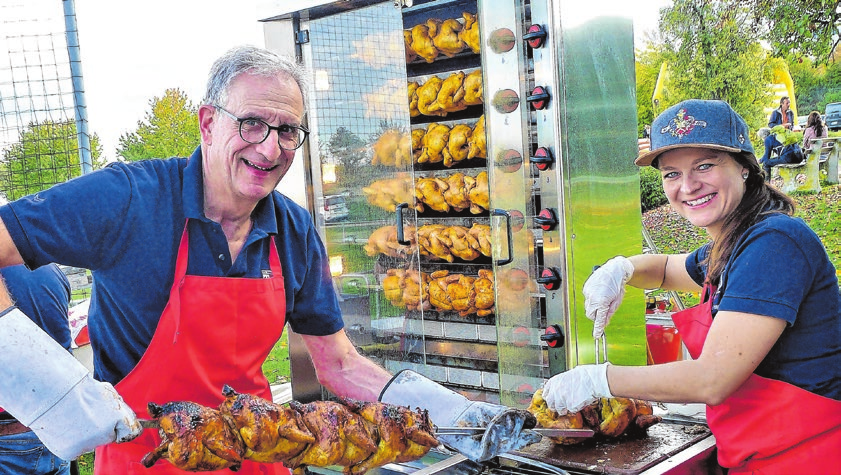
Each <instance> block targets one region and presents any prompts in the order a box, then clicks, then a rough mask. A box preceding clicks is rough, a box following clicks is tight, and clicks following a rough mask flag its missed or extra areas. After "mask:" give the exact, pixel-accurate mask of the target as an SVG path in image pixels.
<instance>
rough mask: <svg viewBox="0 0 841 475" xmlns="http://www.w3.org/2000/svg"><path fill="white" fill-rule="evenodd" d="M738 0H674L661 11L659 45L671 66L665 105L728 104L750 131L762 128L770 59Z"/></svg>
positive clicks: (771, 69) (771, 68) (746, 12)
mask: <svg viewBox="0 0 841 475" xmlns="http://www.w3.org/2000/svg"><path fill="white" fill-rule="evenodd" d="M752 15H753V13H752V12H751V11H750V10H749V9H747V8H746V7H745V6H744V4H743V2H741V1H740V0H711V1H704V2H699V1H698V0H675V1H674V4H673V5H672V6H671V7H667V8H664V9H662V10H661V15H660V33H661V34H662V36H663V44H662V45H659V46H658V48H660V49H661V50H662V51H663V55H664V57H665V58H666V59H667V61H668V64H669V81H670V88H669V94H668V97H667V101H668V104H664V105H663V107H666V106H668V105H670V104H675V103H677V102H679V101H681V100H684V99H689V98H697V99H720V100H724V101H727V102H728V103H729V104H730V105H731V106H732V107H733V108H734V109H735V110H736V111H737V112H738V113H739V114H740V115H741V116H742V117H744V118H745V120H746V121H747V122H748V125H749V126H751V128H754V129H756V128H759V127H760V126H762V125H764V122H765V120H766V119H765V117H764V115H765V114H764V110H763V108H764V105H765V104H767V103H768V101H769V100H770V92H769V91H768V84H769V83H771V82H772V79H773V75H772V71H773V61H772V60H771V59H769V58H768V56H767V55H766V53H765V51H764V49H763V48H762V46H761V45H760V43H759V41H760V39H761V36H760V35H759V32H758V31H756V30H755V29H753V28H751V24H752Z"/></svg>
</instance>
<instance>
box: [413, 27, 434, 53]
mask: <svg viewBox="0 0 841 475" xmlns="http://www.w3.org/2000/svg"><path fill="white" fill-rule="evenodd" d="M412 49H413V50H414V51H415V53H417V54H418V56H420V57H421V58H423V59H424V60H426V62H427V63H431V62H433V61H435V58H437V57H438V48H436V47H435V44H434V43H433V42H432V37H431V36H430V34H429V26H428V25H426V24H424V23H421V24H419V25H415V26H414V27H412Z"/></svg>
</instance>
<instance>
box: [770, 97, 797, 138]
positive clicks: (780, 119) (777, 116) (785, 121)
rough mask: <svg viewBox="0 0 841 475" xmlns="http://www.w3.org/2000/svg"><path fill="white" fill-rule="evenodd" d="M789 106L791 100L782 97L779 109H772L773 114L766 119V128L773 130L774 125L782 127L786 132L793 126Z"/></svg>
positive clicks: (792, 116) (791, 112) (792, 112)
mask: <svg viewBox="0 0 841 475" xmlns="http://www.w3.org/2000/svg"><path fill="white" fill-rule="evenodd" d="M790 105H791V100H790V99H789V98H788V96H783V97H782V98H781V99H780V107H778V108H776V109H774V112H771V117H770V118H769V119H768V128H769V129H773V128H774V126H776V125H782V126H783V127H785V128H786V129H788V130H791V128H792V127H793V126H794V111H792V110H791V109H790V108H789V106H790Z"/></svg>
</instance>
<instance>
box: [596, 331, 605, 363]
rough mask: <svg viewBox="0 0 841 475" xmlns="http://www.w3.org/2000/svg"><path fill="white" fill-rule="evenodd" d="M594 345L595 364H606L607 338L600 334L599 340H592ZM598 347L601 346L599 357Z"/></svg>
mask: <svg viewBox="0 0 841 475" xmlns="http://www.w3.org/2000/svg"><path fill="white" fill-rule="evenodd" d="M593 342H594V343H595V355H596V364H601V363H607V362H608V360H607V337H606V336H605V335H604V333H602V336H601V338H596V339H595V340H593ZM599 346H601V349H602V351H601V355H599Z"/></svg>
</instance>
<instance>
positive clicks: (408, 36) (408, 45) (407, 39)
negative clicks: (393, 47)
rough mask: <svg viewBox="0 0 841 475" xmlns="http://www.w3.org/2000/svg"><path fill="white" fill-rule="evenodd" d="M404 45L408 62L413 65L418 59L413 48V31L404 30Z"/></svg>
mask: <svg viewBox="0 0 841 475" xmlns="http://www.w3.org/2000/svg"><path fill="white" fill-rule="evenodd" d="M403 43H404V45H405V49H406V62H407V63H411V62H412V61H414V60H415V58H417V57H418V54H417V53H416V52H415V49H414V48H412V30H403Z"/></svg>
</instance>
